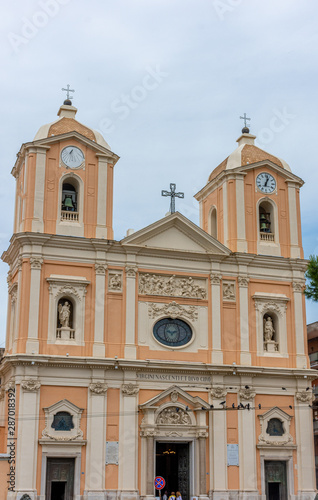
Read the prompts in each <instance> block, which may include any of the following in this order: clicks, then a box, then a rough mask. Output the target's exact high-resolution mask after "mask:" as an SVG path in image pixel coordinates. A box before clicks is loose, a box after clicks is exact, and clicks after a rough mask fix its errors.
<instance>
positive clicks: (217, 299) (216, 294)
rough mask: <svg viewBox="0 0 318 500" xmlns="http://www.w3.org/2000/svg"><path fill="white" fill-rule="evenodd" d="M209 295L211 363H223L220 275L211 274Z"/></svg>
mask: <svg viewBox="0 0 318 500" xmlns="http://www.w3.org/2000/svg"><path fill="white" fill-rule="evenodd" d="M210 278H211V295H212V363H216V364H218V363H220V364H222V363H223V352H222V346H221V288H220V287H221V279H222V275H221V274H219V273H216V272H212V273H211V275H210Z"/></svg>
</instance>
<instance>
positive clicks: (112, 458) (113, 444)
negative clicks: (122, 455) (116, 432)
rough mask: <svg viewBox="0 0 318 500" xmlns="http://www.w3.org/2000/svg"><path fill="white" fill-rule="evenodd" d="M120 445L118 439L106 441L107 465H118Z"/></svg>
mask: <svg viewBox="0 0 318 500" xmlns="http://www.w3.org/2000/svg"><path fill="white" fill-rule="evenodd" d="M118 459H119V446H118V441H106V465H109V464H114V465H118Z"/></svg>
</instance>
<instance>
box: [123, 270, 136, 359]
mask: <svg viewBox="0 0 318 500" xmlns="http://www.w3.org/2000/svg"><path fill="white" fill-rule="evenodd" d="M125 270H126V343H125V344H126V345H125V358H128V359H136V344H135V321H136V276H137V267H136V266H134V265H127V266H126V269H125Z"/></svg>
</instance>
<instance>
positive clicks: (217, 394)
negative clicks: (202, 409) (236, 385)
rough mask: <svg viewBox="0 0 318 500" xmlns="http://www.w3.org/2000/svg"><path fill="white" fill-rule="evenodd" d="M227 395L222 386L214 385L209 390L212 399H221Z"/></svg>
mask: <svg viewBox="0 0 318 500" xmlns="http://www.w3.org/2000/svg"><path fill="white" fill-rule="evenodd" d="M226 395H227V391H226V389H223V387H215V388H214V389H212V391H211V396H212V398H213V399H221V398H222V399H223V398H225V396H226Z"/></svg>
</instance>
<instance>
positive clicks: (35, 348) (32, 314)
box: [26, 255, 43, 354]
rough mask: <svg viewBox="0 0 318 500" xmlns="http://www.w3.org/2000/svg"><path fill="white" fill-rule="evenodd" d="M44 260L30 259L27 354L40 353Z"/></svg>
mask: <svg viewBox="0 0 318 500" xmlns="http://www.w3.org/2000/svg"><path fill="white" fill-rule="evenodd" d="M42 264H43V259H42V257H41V256H39V255H36V256H35V255H34V256H31V257H30V267H31V279H30V305H29V325H28V340H27V343H26V352H27V353H29V354H31V353H33V352H34V353H35V354H38V352H39V339H38V328H39V312H40V288H41V267H42Z"/></svg>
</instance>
